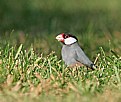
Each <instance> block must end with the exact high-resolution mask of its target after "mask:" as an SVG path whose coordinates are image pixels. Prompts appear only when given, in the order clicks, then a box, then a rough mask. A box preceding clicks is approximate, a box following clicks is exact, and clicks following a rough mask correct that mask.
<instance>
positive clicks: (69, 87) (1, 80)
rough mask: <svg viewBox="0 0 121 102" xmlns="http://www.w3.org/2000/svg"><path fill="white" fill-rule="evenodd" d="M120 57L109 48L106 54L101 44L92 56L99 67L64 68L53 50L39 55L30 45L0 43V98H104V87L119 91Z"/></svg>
mask: <svg viewBox="0 0 121 102" xmlns="http://www.w3.org/2000/svg"><path fill="white" fill-rule="evenodd" d="M120 59H121V57H120V56H119V55H118V54H117V53H115V52H114V51H112V50H110V51H109V54H108V55H107V54H106V53H105V51H104V49H103V48H102V47H100V48H99V52H98V53H97V55H96V59H95V60H96V65H97V66H98V67H97V69H96V70H94V71H92V70H88V69H87V68H86V67H82V68H81V67H74V68H68V67H66V66H65V64H64V63H63V62H62V61H61V60H59V58H58V57H57V55H56V53H55V52H51V53H50V54H48V55H43V54H41V53H40V54H39V55H38V54H37V53H36V52H35V51H34V50H33V47H30V48H29V49H28V50H26V49H25V48H24V45H23V44H20V45H19V47H17V46H11V45H9V44H6V45H1V47H0V94H1V95H0V98H1V100H3V101H7V100H9V99H10V100H11V101H12V102H13V101H17V100H20V101H23V100H24V101H25V102H26V101H29V100H30V99H31V101H32V102H33V101H35V100H36V101H39V99H41V100H43V101H54V100H56V101H57V100H58V102H59V99H60V100H61V101H62V100H65V101H68V102H69V101H70V99H72V100H74V98H75V97H77V99H81V100H82V101H83V100H87V101H88V100H90V97H91V100H92V101H93V100H98V98H99V99H100V98H101V97H104V96H103V94H105V90H106V89H107V90H109V91H108V92H110V89H113V90H115V91H117V94H118V93H119V92H120V91H121V88H120V87H121V79H120V77H121V70H120V67H121V60H120ZM114 93H115V92H114ZM100 95H101V97H100ZM4 96H6V99H4V98H3V97H4ZM74 96H75V97H74ZM95 96H97V98H95ZM45 97H48V98H47V99H46V98H45ZM55 97H56V98H55ZM69 98H70V99H69ZM77 99H76V100H75V101H77V102H78V100H77Z"/></svg>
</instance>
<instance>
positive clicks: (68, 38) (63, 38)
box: [56, 33, 78, 45]
mask: <svg viewBox="0 0 121 102" xmlns="http://www.w3.org/2000/svg"><path fill="white" fill-rule="evenodd" d="M56 39H57V40H58V41H60V42H62V43H63V44H65V45H71V44H73V43H75V42H77V41H78V40H77V38H76V37H75V36H74V35H71V34H66V33H61V34H59V35H57V36H56Z"/></svg>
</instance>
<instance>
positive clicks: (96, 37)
mask: <svg viewBox="0 0 121 102" xmlns="http://www.w3.org/2000/svg"><path fill="white" fill-rule="evenodd" d="M120 4H121V0H93V1H92V0H34V1H33V0H19V1H18V0H0V43H1V44H2V45H4V44H6V42H7V43H9V44H11V45H16V46H19V45H20V43H23V44H24V46H25V48H26V49H27V48H29V47H30V46H33V48H34V50H35V51H36V52H38V53H44V54H48V53H50V52H51V51H55V52H56V53H57V55H60V49H61V45H60V44H59V42H57V41H56V40H55V36H56V35H57V34H59V33H62V32H69V33H72V34H74V35H76V36H77V37H78V38H79V43H80V44H81V46H82V48H84V50H85V52H86V53H87V54H88V55H89V56H90V57H91V58H92V57H94V56H95V55H96V54H97V53H98V51H99V47H104V49H105V51H107V52H108V51H109V49H110V48H111V49H114V50H115V51H116V52H120V51H121V46H120V45H121V6H120Z"/></svg>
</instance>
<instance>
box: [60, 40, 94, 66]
mask: <svg viewBox="0 0 121 102" xmlns="http://www.w3.org/2000/svg"><path fill="white" fill-rule="evenodd" d="M61 53H62V59H63V60H64V62H65V64H67V65H68V66H70V65H73V64H76V63H77V62H80V63H81V64H84V65H85V66H87V67H90V68H91V67H92V66H93V65H94V64H93V63H92V62H91V61H90V60H89V58H88V57H87V56H86V55H85V53H84V52H83V50H82V49H81V47H80V46H79V44H78V43H77V42H76V43H73V44H71V45H63V47H62V52H61Z"/></svg>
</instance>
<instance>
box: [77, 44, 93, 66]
mask: <svg viewBox="0 0 121 102" xmlns="http://www.w3.org/2000/svg"><path fill="white" fill-rule="evenodd" d="M75 53H76V60H77V61H79V62H80V63H82V64H84V65H86V66H88V67H91V65H92V64H93V63H92V62H91V61H90V60H89V58H88V57H87V56H86V54H85V53H84V52H83V50H82V49H81V48H80V46H77V48H76V49H75Z"/></svg>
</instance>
